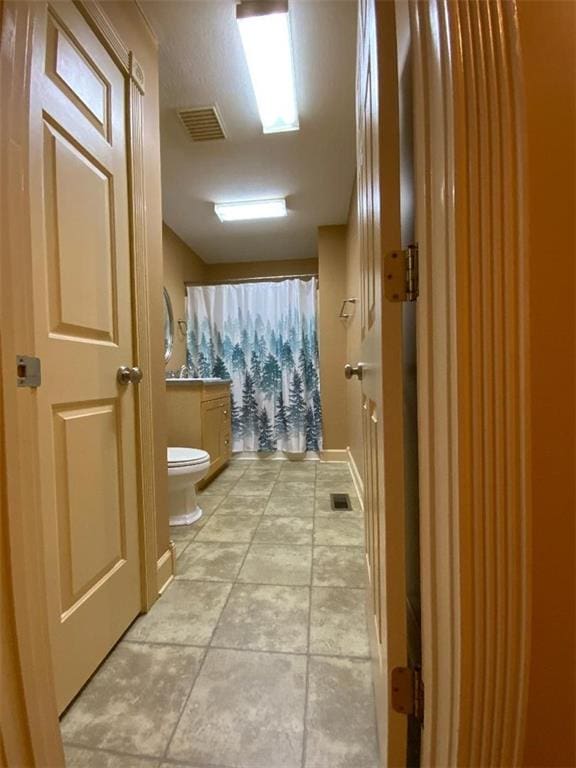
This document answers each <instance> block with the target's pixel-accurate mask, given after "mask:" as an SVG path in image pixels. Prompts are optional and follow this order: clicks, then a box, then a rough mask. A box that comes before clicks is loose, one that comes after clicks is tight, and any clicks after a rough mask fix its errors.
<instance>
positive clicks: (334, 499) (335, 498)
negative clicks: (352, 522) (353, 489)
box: [330, 493, 352, 511]
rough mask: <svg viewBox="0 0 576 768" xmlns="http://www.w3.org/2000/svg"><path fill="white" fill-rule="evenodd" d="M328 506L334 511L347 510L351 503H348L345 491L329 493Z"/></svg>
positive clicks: (348, 499) (350, 507)
mask: <svg viewBox="0 0 576 768" xmlns="http://www.w3.org/2000/svg"><path fill="white" fill-rule="evenodd" d="M330 506H331V507H332V509H333V510H334V511H338V510H342V511H348V510H350V509H352V504H351V503H350V496H348V494H347V493H331V494H330Z"/></svg>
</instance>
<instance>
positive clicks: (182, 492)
mask: <svg viewBox="0 0 576 768" xmlns="http://www.w3.org/2000/svg"><path fill="white" fill-rule="evenodd" d="M209 468H210V455H209V454H208V453H206V451H200V450H198V449H196V448H168V509H169V513H170V525H190V524H191V523H194V522H196V520H198V519H199V518H200V517H202V510H201V509H200V507H199V506H198V500H197V498H196V483H199V482H200V480H202V478H203V477H204V476H205V475H206V473H207V472H208V470H209Z"/></svg>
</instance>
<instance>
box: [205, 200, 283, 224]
mask: <svg viewBox="0 0 576 768" xmlns="http://www.w3.org/2000/svg"><path fill="white" fill-rule="evenodd" d="M214 213H215V214H216V216H218V218H219V219H220V221H250V220H252V219H277V218H280V217H282V216H286V215H287V212H286V200H284V199H282V198H280V199H277V200H246V201H242V202H239V203H216V204H215V205H214Z"/></svg>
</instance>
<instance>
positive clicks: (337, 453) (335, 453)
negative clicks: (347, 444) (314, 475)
mask: <svg viewBox="0 0 576 768" xmlns="http://www.w3.org/2000/svg"><path fill="white" fill-rule="evenodd" d="M320 461H348V454H347V453H346V449H345V448H344V449H342V448H327V449H326V450H323V451H320Z"/></svg>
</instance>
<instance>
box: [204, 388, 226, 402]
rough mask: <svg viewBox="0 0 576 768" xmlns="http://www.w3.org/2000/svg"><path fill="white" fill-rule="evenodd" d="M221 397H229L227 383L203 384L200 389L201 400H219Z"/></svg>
mask: <svg viewBox="0 0 576 768" xmlns="http://www.w3.org/2000/svg"><path fill="white" fill-rule="evenodd" d="M223 397H226V398H227V399H228V400H229V399H230V385H229V384H210V386H205V387H204V389H203V391H202V401H203V402H205V401H208V400H209V401H213V400H219V399H220V398H223Z"/></svg>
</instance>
